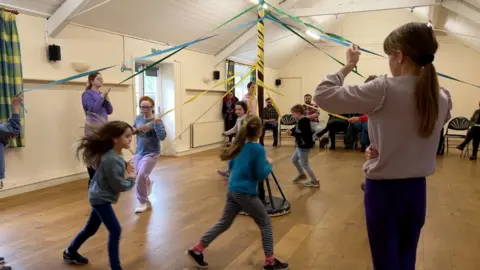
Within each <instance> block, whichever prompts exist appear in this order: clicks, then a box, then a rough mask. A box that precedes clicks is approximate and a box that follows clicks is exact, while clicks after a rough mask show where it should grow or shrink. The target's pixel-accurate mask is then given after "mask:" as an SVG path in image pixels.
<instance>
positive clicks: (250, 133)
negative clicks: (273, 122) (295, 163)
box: [186, 115, 311, 270]
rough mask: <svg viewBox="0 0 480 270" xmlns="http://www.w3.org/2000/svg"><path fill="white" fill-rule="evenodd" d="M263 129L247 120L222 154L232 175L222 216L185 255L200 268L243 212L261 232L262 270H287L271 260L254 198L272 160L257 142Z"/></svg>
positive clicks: (266, 228)
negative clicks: (213, 245)
mask: <svg viewBox="0 0 480 270" xmlns="http://www.w3.org/2000/svg"><path fill="white" fill-rule="evenodd" d="M262 126H263V123H262V121H261V120H260V118H259V117H258V116H251V115H248V116H246V117H245V120H244V124H243V125H242V127H241V128H240V131H239V133H238V134H237V138H235V141H234V142H233V144H232V145H231V147H230V148H228V149H226V150H225V151H224V152H222V154H221V159H222V160H230V161H229V163H228V168H229V169H230V171H231V176H230V180H229V182H228V193H227V198H226V204H225V208H224V209H223V215H222V217H221V218H220V220H219V221H218V222H217V224H215V225H214V226H213V227H212V228H211V229H210V230H209V231H208V232H206V233H205V234H204V236H203V237H202V238H201V239H200V241H199V242H198V243H197V244H195V245H194V246H193V247H192V248H191V249H189V250H187V252H186V254H187V255H188V257H189V258H190V259H191V260H192V261H193V262H195V264H196V265H197V267H199V268H208V263H207V262H205V261H204V259H203V251H204V250H205V248H206V247H207V246H208V245H210V244H211V243H212V242H213V240H215V238H217V237H218V236H219V235H220V234H222V233H223V232H225V231H226V230H227V229H228V228H229V227H230V225H232V223H233V221H234V219H235V217H236V216H237V214H238V212H240V211H241V210H242V211H244V212H246V213H247V214H248V215H249V216H250V217H252V218H253V219H254V220H255V223H256V224H257V225H258V227H259V228H260V232H261V234H262V244H263V250H264V253H265V263H264V267H263V269H265V270H274V269H275V270H278V269H288V264H286V263H282V262H280V261H279V260H277V259H276V258H275V256H274V253H273V233H272V225H271V222H270V217H269V216H268V214H267V211H266V210H265V206H264V205H263V203H262V201H261V200H260V198H259V197H258V196H257V184H258V182H260V181H263V180H265V178H266V177H267V176H268V175H269V174H270V173H271V172H272V164H271V160H270V159H269V158H267V156H266V152H265V149H264V148H263V146H262V145H261V144H259V143H258V142H257V141H258V139H259V138H260V136H261V135H262ZM310 138H311V136H310Z"/></svg>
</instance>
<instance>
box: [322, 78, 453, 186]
mask: <svg viewBox="0 0 480 270" xmlns="http://www.w3.org/2000/svg"><path fill="white" fill-rule="evenodd" d="M344 79H345V78H344V76H343V74H342V73H340V72H339V73H332V74H328V75H327V76H326V78H325V79H324V80H323V81H322V82H321V83H320V84H319V85H318V87H317V89H316V90H315V97H314V100H315V103H316V104H318V106H320V108H322V109H324V110H326V111H328V112H331V113H351V112H356V113H367V114H368V137H369V138H370V143H371V147H372V148H374V149H376V150H377V151H378V157H377V158H374V159H369V160H367V161H366V162H365V164H364V167H363V169H364V172H365V175H366V177H367V178H370V179H375V180H382V179H401V178H414V177H427V176H430V175H431V174H433V172H434V171H435V160H436V153H437V148H438V142H439V140H440V133H441V130H442V128H443V126H444V125H445V123H446V122H447V121H448V120H449V119H450V117H451V116H450V110H451V109H452V99H451V96H450V93H449V92H448V90H446V89H444V88H440V97H439V112H438V121H437V122H436V125H435V128H434V131H433V134H432V136H430V137H428V138H423V137H421V136H420V135H419V132H418V121H419V116H418V114H417V111H416V108H415V106H416V105H415V84H416V82H417V77H415V76H400V77H388V78H387V77H381V78H377V79H375V80H373V81H370V82H368V83H366V84H362V85H343V82H344Z"/></svg>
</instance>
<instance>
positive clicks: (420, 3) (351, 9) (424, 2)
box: [287, 0, 440, 17]
mask: <svg viewBox="0 0 480 270" xmlns="http://www.w3.org/2000/svg"><path fill="white" fill-rule="evenodd" d="M435 5H440V3H437V2H436V1H435V0H396V1H393V0H388V1H381V2H372V3H362V4H346V5H324V6H319V7H313V8H294V9H290V10H288V11H287V12H288V13H290V14H291V15H294V16H297V17H312V16H322V15H336V14H345V13H360V12H369V11H379V10H391V9H403V8H412V7H428V6H435Z"/></svg>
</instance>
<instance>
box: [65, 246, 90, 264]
mask: <svg viewBox="0 0 480 270" xmlns="http://www.w3.org/2000/svg"><path fill="white" fill-rule="evenodd" d="M63 261H64V262H65V263H68V264H78V265H81V264H87V263H88V259H87V258H85V257H83V256H82V255H80V254H78V252H75V253H70V252H68V251H67V250H66V249H65V250H64V251H63Z"/></svg>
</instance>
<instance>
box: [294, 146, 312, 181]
mask: <svg viewBox="0 0 480 270" xmlns="http://www.w3.org/2000/svg"><path fill="white" fill-rule="evenodd" d="M308 154H310V149H301V148H298V147H297V148H296V149H295V152H294V153H293V155H292V162H293V165H295V167H296V168H297V171H298V174H299V175H303V174H304V172H303V171H305V172H306V173H307V174H308V176H309V177H310V180H312V181H317V178H316V177H315V174H313V171H312V169H311V168H310V166H309V165H308Z"/></svg>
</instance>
